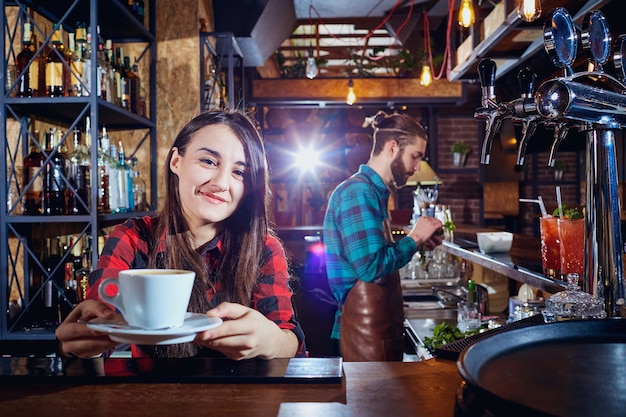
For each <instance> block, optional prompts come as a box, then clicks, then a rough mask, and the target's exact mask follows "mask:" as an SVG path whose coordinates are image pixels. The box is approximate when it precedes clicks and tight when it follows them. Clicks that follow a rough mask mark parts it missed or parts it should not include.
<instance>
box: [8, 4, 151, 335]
mask: <svg viewBox="0 0 626 417" xmlns="http://www.w3.org/2000/svg"><path fill="white" fill-rule="evenodd" d="M155 3H156V2H155V0H146V1H145V5H146V11H147V12H148V14H147V15H146V17H145V21H146V23H147V25H146V24H144V22H141V21H140V20H139V19H138V18H137V17H136V16H135V15H134V14H133V13H132V12H131V11H130V10H128V9H127V4H126V1H120V0H55V1H39V0H0V13H1V14H2V21H3V24H4V25H3V27H4V36H3V37H2V39H1V40H0V49H1V50H2V51H3V54H2V57H1V58H0V70H1V71H2V73H3V74H7V69H8V68H9V67H10V66H11V65H12V64H14V60H15V56H16V55H17V54H18V52H19V51H20V49H21V47H22V42H21V39H22V30H23V29H22V28H23V25H24V23H25V22H27V21H28V22H30V23H32V24H33V26H34V28H33V32H34V33H36V36H37V39H38V40H39V41H40V42H41V45H42V46H40V47H38V48H35V49H36V52H35V55H39V54H44V46H45V44H46V43H48V42H49V41H50V35H49V32H48V31H47V30H43V28H45V27H47V28H49V27H50V26H51V25H56V24H58V25H60V26H61V27H62V28H63V31H64V32H67V33H69V32H74V28H75V27H76V23H77V22H84V23H85V24H86V28H87V31H88V33H89V35H90V38H88V39H89V42H90V45H91V51H94V54H93V56H92V59H91V63H90V65H89V66H88V67H85V68H84V69H83V70H84V71H89V72H90V74H91V75H90V78H91V80H97V79H98V77H97V75H98V61H97V59H96V56H95V55H96V54H95V51H97V50H98V35H100V36H101V38H102V39H110V40H111V41H112V42H113V44H115V45H122V46H123V47H128V49H129V50H131V51H133V52H135V53H136V57H137V62H138V64H139V66H141V69H142V71H141V74H142V78H141V82H142V84H141V85H142V86H143V87H144V88H145V101H146V111H145V113H144V114H145V115H144V114H136V113H131V112H130V111H128V110H127V109H125V108H123V107H120V106H118V105H116V104H115V103H112V102H109V101H106V100H105V98H102V97H99V96H98V94H97V93H96V91H97V90H96V89H95V88H92V90H93V91H90V92H89V93H88V94H87V95H83V96H79V97H41V96H37V97H18V96H17V94H16V91H17V90H16V89H17V88H18V87H17V83H10V82H8V81H7V82H6V83H5V85H2V86H0V91H1V92H2V94H0V108H1V109H2V112H1V114H0V121H1V122H2V124H1V126H2V127H1V128H2V134H0V137H1V138H2V142H3V143H2V151H1V152H2V154H1V155H2V156H1V157H0V170H3V172H6V173H8V174H9V175H7V176H6V177H5V178H6V179H5V180H4V181H0V206H1V210H2V213H1V214H2V216H0V311H2V313H1V314H0V340H54V338H55V334H54V330H55V327H56V325H58V322H59V320H58V319H59V318H62V315H59V314H60V312H61V310H63V309H65V310H66V313H67V311H69V310H71V308H73V304H74V303H75V301H73V300H70V299H69V298H68V297H67V295H66V293H65V289H64V287H63V285H62V284H61V285H59V283H58V282H57V281H55V277H58V275H57V274H59V273H62V272H63V268H65V266H66V264H67V262H68V261H69V260H70V257H71V256H72V253H71V252H72V249H74V245H76V243H70V239H67V245H66V247H65V249H67V251H65V252H64V254H61V255H60V256H59V257H57V258H55V261H56V263H48V264H46V265H45V266H44V265H43V264H42V259H43V251H44V249H45V244H44V242H45V241H46V240H47V239H49V240H52V239H55V238H56V237H57V236H64V237H65V236H68V235H71V236H73V237H75V238H76V241H79V240H80V241H89V242H91V252H90V253H89V255H88V262H89V263H90V264H91V265H93V267H95V265H96V264H97V260H98V255H99V251H100V250H101V247H99V245H98V242H99V239H98V238H99V236H100V232H101V230H102V229H103V228H107V227H111V226H114V225H116V224H119V223H122V222H123V221H125V220H126V219H127V218H129V217H135V216H142V215H146V214H149V213H151V211H150V210H148V211H141V212H138V211H128V212H123V213H99V212H98V210H97V207H98V193H97V191H96V190H98V187H99V183H98V175H97V167H98V138H99V133H100V131H101V129H102V127H103V126H104V127H106V129H107V132H109V135H111V137H112V138H113V139H114V140H115V142H114V143H117V140H120V141H123V142H124V149H125V151H126V152H125V155H126V157H131V156H134V155H135V154H137V155H141V159H140V163H142V165H141V168H142V169H141V172H142V173H144V175H143V176H142V177H143V178H144V179H146V180H147V181H148V190H147V192H148V196H149V201H148V204H149V207H150V208H155V207H156V206H157V201H158V200H157V189H158V187H157V166H156V165H157V164H154V163H151V161H155V160H156V154H157V143H156V69H155V65H156V40H155V13H154V8H155ZM98 30H99V33H98ZM31 62H32V61H31ZM2 79H5V77H2ZM92 85H96V83H95V82H94V83H92ZM98 88H99V86H98ZM87 118H89V120H90V127H89V131H88V132H84V133H89V134H90V137H91V149H90V152H89V156H88V157H89V161H90V168H91V174H90V178H89V185H90V190H91V193H90V194H89V196H88V200H89V201H88V210H87V211H86V212H85V213H84V214H80V215H24V214H22V212H21V211H20V210H19V209H18V208H19V207H18V206H17V205H15V204H13V203H12V201H11V200H10V199H9V194H10V193H9V191H10V190H11V187H12V186H13V185H17V189H18V193H17V194H18V195H19V197H24V194H23V191H22V192H21V193H20V187H23V188H28V187H27V186H26V184H20V180H21V179H22V177H21V169H22V168H21V167H20V166H19V165H21V164H22V160H23V158H24V157H25V156H26V155H27V154H28V153H29V148H30V146H32V145H33V140H35V139H36V137H35V136H34V135H33V130H34V129H35V127H39V126H46V127H47V126H58V127H59V129H61V130H64V131H67V132H68V133H66V134H65V136H63V140H64V141H65V143H71V140H72V135H71V131H72V129H74V128H75V127H77V128H80V129H81V130H83V131H84V129H85V128H86V125H85V121H86V120H87ZM40 133H41V139H42V140H43V130H42V131H41V132H40ZM83 137H84V136H83ZM40 147H41V149H43V143H42V144H41V145H40ZM53 153H54V152H53ZM50 155H51V154H50ZM144 156H145V158H144ZM65 181H66V182H67V179H65ZM68 184H69V182H68ZM25 186H26V187H25ZM68 189H69V194H72V193H74V194H76V191H72V187H71V186H70V187H69V188H68ZM18 203H19V198H18ZM59 241H60V240H59ZM50 258H51V257H50ZM50 258H49V259H50ZM34 271H38V272H37V274H38V275H39V276H38V277H37V281H35V277H34V275H35V272H34ZM46 285H48V286H50V285H52V294H53V295H52V297H53V298H55V299H56V301H55V303H54V304H55V305H56V307H55V308H56V311H51V312H50V311H48V312H47V313H51V314H52V316H53V317H52V320H49V319H50V317H47V318H46V320H42V319H41V317H39V315H40V314H41V310H42V309H41V305H39V304H40V302H41V300H42V297H43V291H44V287H46ZM47 313H46V314H47Z"/></svg>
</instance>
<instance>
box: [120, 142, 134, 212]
mask: <svg viewBox="0 0 626 417" xmlns="http://www.w3.org/2000/svg"><path fill="white" fill-rule="evenodd" d="M117 169H118V177H117V178H118V181H119V185H118V189H119V197H120V202H119V205H118V209H117V211H118V212H119V213H125V212H127V211H132V210H133V207H134V206H135V199H134V197H133V187H132V184H133V178H132V175H131V169H130V166H129V165H128V164H127V163H126V159H125V154H124V146H123V145H122V141H119V150H118V159H117Z"/></svg>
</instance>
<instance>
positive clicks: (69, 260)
mask: <svg viewBox="0 0 626 417" xmlns="http://www.w3.org/2000/svg"><path fill="white" fill-rule="evenodd" d="M72 244H73V242H72V236H70V235H68V236H66V244H65V245H63V252H62V256H63V258H64V259H65V263H64V264H63V271H64V288H63V292H62V294H61V300H60V301H59V304H60V307H59V311H60V314H61V320H65V318H66V317H67V315H68V314H69V313H70V312H71V311H72V310H73V309H74V306H75V305H76V303H78V286H77V282H76V271H78V270H79V269H81V268H82V259H81V249H82V245H81V244H80V240H79V241H77V242H75V243H74V246H72ZM68 252H69V253H68Z"/></svg>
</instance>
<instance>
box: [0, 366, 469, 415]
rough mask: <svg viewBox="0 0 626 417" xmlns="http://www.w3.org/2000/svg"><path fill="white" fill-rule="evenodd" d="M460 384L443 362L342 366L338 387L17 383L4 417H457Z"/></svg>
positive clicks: (0, 398) (3, 392) (57, 379)
mask: <svg viewBox="0 0 626 417" xmlns="http://www.w3.org/2000/svg"><path fill="white" fill-rule="evenodd" d="M180 361H186V360H184V359H181V360H180ZM181 365H182V362H181ZM185 366H186V365H185ZM460 381H461V376H460V374H459V372H458V370H457V367H456V363H455V362H454V361H449V360H439V359H430V360H427V361H422V362H387V363H383V362H371V363H343V377H342V378H341V379H340V380H339V381H338V382H336V383H307V382H302V381H300V382H299V383H284V382H283V383H237V382H236V380H234V381H233V382H232V383H213V382H211V380H210V378H208V379H206V380H204V381H203V380H202V379H200V380H199V381H197V382H196V383H191V382H189V381H185V382H150V381H148V380H145V379H144V380H140V381H133V380H132V379H127V378H120V379H119V381H116V380H112V379H105V380H98V378H97V377H96V378H93V379H92V380H73V379H72V378H71V377H67V376H43V377H35V378H29V377H20V376H10V377H3V378H1V379H0V415H2V416H12V415H20V416H29V417H34V416H43V415H45V416H64V417H79V416H80V417H83V416H90V417H98V416H102V417H111V416H132V417H143V416H146V417H148V416H149V417H158V416H167V417H171V416H176V415H179V416H194V415H202V416H232V417H239V416H241V417H257V416H258V417H276V416H293V417H295V416H298V417H302V416H316V417H317V416H328V417H331V416H354V417H357V416H358V417H368V416H372V417H374V416H376V417H380V416H394V417H404V416H406V417H409V416H411V417H417V416H425V417H426V416H428V417H438V416H441V417H450V416H453V415H454V396H455V391H456V389H457V387H458V386H459V383H460Z"/></svg>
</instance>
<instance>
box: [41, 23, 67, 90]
mask: <svg viewBox="0 0 626 417" xmlns="http://www.w3.org/2000/svg"><path fill="white" fill-rule="evenodd" d="M51 42H52V49H51V50H50V52H49V53H48V55H47V57H46V94H45V95H46V96H48V97H63V96H64V95H65V90H64V89H63V86H64V84H63V81H64V79H65V77H66V76H65V73H66V72H67V71H66V68H65V63H64V60H65V59H64V56H65V54H64V53H63V40H62V38H61V27H60V26H59V25H58V24H57V25H55V27H54V32H52V38H51Z"/></svg>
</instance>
